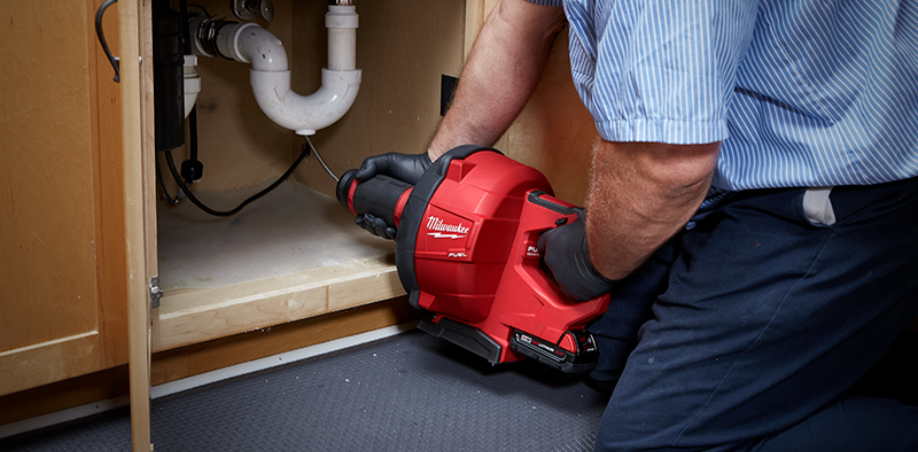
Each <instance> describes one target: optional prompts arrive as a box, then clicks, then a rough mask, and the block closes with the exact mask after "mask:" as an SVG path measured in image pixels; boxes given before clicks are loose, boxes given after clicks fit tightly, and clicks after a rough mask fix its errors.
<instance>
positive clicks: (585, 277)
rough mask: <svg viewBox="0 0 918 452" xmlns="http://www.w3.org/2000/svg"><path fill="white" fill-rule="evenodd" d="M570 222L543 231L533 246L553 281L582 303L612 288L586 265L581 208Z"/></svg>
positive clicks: (610, 282)
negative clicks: (539, 254)
mask: <svg viewBox="0 0 918 452" xmlns="http://www.w3.org/2000/svg"><path fill="white" fill-rule="evenodd" d="M578 210H579V211H578V216H579V219H578V220H577V221H575V222H573V223H568V224H565V225H562V226H558V227H556V228H554V229H551V230H548V231H545V232H544V233H543V234H542V235H541V236H540V237H539V241H538V242H537V243H536V246H538V248H539V252H540V253H541V254H542V259H543V262H545V265H546V266H547V267H548V270H549V271H550V272H551V275H552V277H553V278H554V279H555V282H557V283H558V285H559V286H561V288H562V289H564V291H565V292H567V293H568V295H570V296H571V297H572V298H573V299H574V300H577V301H585V300H590V299H593V298H596V297H598V296H600V295H603V294H605V293H607V292H609V291H610V290H612V287H613V286H614V285H615V281H613V280H611V279H609V278H606V277H605V276H603V275H602V274H601V273H599V271H597V270H596V268H595V267H593V264H592V263H590V254H589V252H588V250H587V242H586V229H585V222H584V214H583V209H578Z"/></svg>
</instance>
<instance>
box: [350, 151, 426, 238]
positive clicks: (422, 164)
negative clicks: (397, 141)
mask: <svg viewBox="0 0 918 452" xmlns="http://www.w3.org/2000/svg"><path fill="white" fill-rule="evenodd" d="M431 163H432V162H431V161H430V157H429V156H428V155H427V153H426V152H424V153H422V154H399V153H397V152H390V153H388V154H382V155H374V156H371V157H367V159H366V160H364V161H363V163H361V164H360V168H358V169H357V172H355V173H354V178H355V179H357V181H358V182H363V181H365V180H367V179H372V178H373V177H374V176H376V175H379V174H382V175H385V176H389V177H391V178H394V179H398V180H400V181H402V182H407V183H409V184H411V185H414V184H416V183H417V182H418V180H420V179H421V176H423V175H424V173H425V172H426V171H427V169H428V168H430V165H431ZM354 222H355V223H357V225H358V226H360V227H362V228H363V229H365V230H366V231H367V232H369V233H370V234H373V235H377V236H380V237H382V238H384V239H389V240H395V236H396V232H397V231H396V229H395V227H393V226H390V225H388V224H386V222H385V221H384V220H383V219H382V218H379V217H377V216H374V215H370V214H363V215H358V216H357V219H356V220H355V221H354Z"/></svg>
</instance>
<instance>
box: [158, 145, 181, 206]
mask: <svg viewBox="0 0 918 452" xmlns="http://www.w3.org/2000/svg"><path fill="white" fill-rule="evenodd" d="M156 181H157V182H159V188H160V190H162V194H163V198H164V199H165V201H166V203H167V204H169V205H170V206H177V205H178V203H179V196H178V193H176V194H175V197H174V198H173V197H172V195H170V194H169V189H168V188H167V187H166V181H165V179H163V172H162V171H160V169H159V156H157V157H156Z"/></svg>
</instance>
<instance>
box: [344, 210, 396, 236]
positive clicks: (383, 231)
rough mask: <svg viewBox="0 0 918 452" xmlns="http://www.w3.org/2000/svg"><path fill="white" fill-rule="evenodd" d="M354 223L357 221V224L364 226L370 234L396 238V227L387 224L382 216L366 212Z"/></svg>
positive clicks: (355, 221)
mask: <svg viewBox="0 0 918 452" xmlns="http://www.w3.org/2000/svg"><path fill="white" fill-rule="evenodd" d="M354 223H357V226H360V227H362V228H364V229H365V230H367V232H369V233H370V234H373V235H378V236H380V237H382V238H384V239H389V240H395V233H396V230H395V228H394V227H392V226H389V225H388V224H386V222H385V220H383V219H382V218H379V217H377V216H374V215H371V214H368V213H365V214H363V215H358V216H357V219H356V220H354Z"/></svg>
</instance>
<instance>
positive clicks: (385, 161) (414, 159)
mask: <svg viewBox="0 0 918 452" xmlns="http://www.w3.org/2000/svg"><path fill="white" fill-rule="evenodd" d="M430 165H431V161H430V157H429V156H428V155H427V153H426V152H424V153H422V154H399V153H397V152H390V153H388V154H382V155H374V156H372V157H367V159H366V160H364V161H363V163H361V164H360V168H359V169H357V172H356V173H354V178H355V179H357V182H363V181H365V180H367V179H370V178H372V177H373V176H375V175H377V174H384V175H386V176H389V177H391V178H394V179H398V180H400V181H402V182H407V183H409V184H411V185H414V184H416V183H418V180H420V179H421V176H423V175H424V173H425V172H426V171H427V169H428V168H430Z"/></svg>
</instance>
